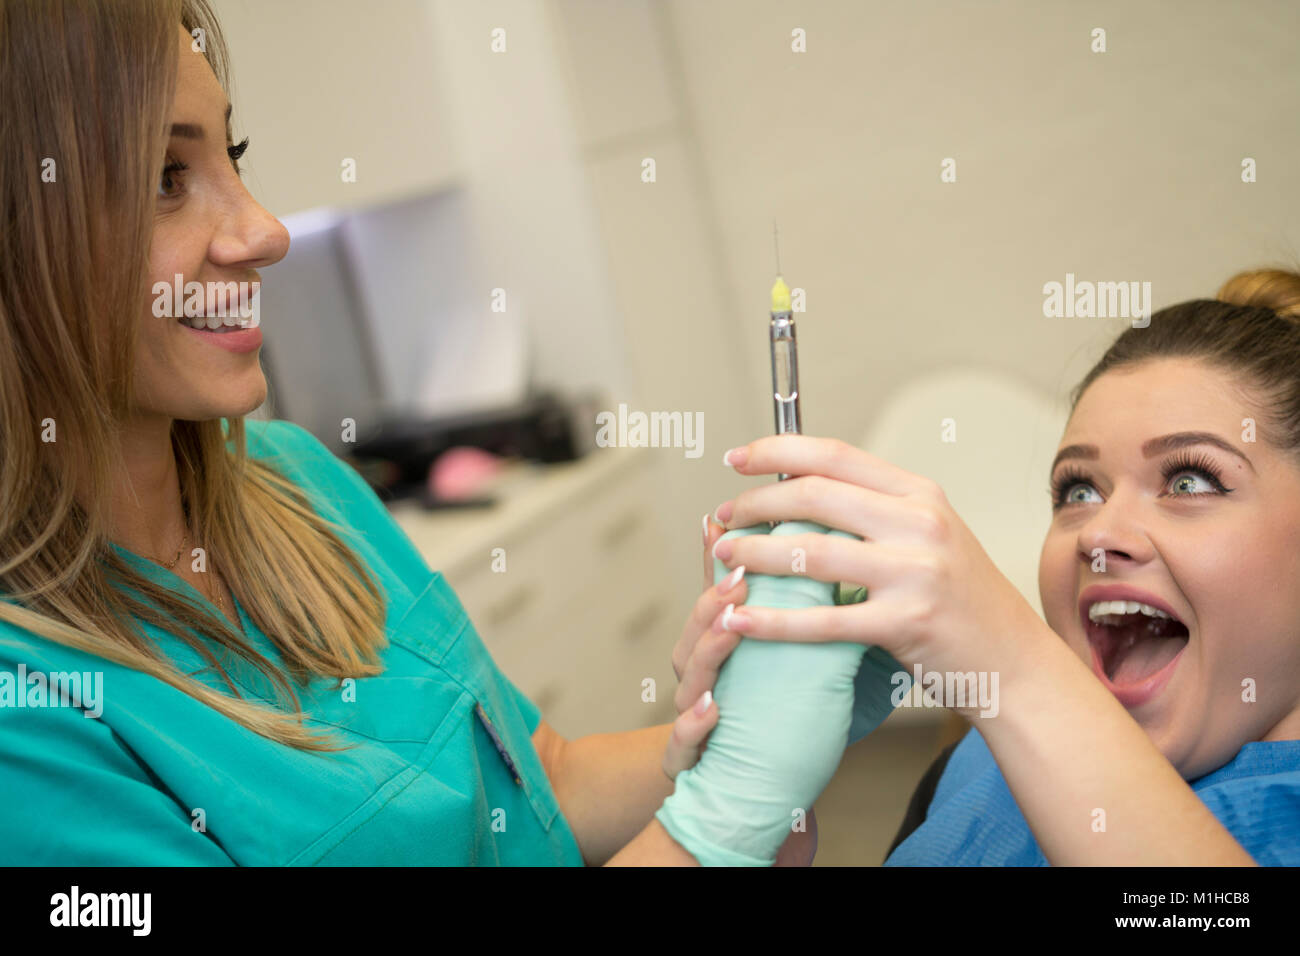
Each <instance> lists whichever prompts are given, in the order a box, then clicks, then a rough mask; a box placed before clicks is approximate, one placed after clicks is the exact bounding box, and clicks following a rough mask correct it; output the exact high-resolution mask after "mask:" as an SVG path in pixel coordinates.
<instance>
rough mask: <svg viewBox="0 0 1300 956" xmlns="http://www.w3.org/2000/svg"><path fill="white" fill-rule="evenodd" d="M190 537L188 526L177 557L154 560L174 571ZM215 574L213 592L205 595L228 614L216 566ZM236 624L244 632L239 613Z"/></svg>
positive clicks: (223, 612) (210, 601) (177, 550)
mask: <svg viewBox="0 0 1300 956" xmlns="http://www.w3.org/2000/svg"><path fill="white" fill-rule="evenodd" d="M189 537H190V531H189V528H186V529H185V535H184V536H183V537H182V538H181V546H180V547H179V548H177V549H176V557H174V558H172V560H171V563H170V564H166V563H164V562H163V561H162V560H161V559H159V558H154V559H153V560H154V561H155V563H157V564H161V565H162V566H163V567H164V568H166V569H167V570H168V571H172V570H174V569H175V568H176V565H177V564H178V563H179V562H180V560H181V554H182V553H183V552H184V551H185V542H186V541H188V540H189ZM213 575H214V578H213V581H212V594H210V595H204V596H205V597H207V599H208V601H209V603H214V604H216V605H217V607H218V608H220V609H221V613H222V614H223V615H226V614H227V612H226V599H225V598H224V597H223V596H222V594H221V588H220V586H219V585H218V584H217V581H216V578H217V577H220V575H218V574H217V572H216V568H215V567H214V568H213ZM222 580H223V581H224V580H225V579H224V578H223V579H222ZM213 597H215V598H216V601H213V600H212V598H213ZM227 616H228V615H227ZM235 624H236V625H237V626H238V628H239V632H240V633H241V634H243V633H244V623H243V621H241V620H240V619H239V615H238V614H236V615H235Z"/></svg>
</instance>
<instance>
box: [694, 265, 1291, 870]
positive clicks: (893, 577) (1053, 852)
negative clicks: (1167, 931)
mask: <svg viewBox="0 0 1300 956" xmlns="http://www.w3.org/2000/svg"><path fill="white" fill-rule="evenodd" d="M1073 397H1074V401H1073V407H1072V411H1071V415H1070V418H1069V421H1068V424H1067V427H1066V429H1065V434H1064V436H1063V437H1062V439H1061V442H1060V448H1059V450H1058V452H1057V454H1056V458H1055V461H1054V462H1053V463H1052V469H1051V477H1050V485H1051V507H1052V509H1053V519H1052V524H1051V527H1050V530H1049V532H1048V534H1047V538H1046V540H1045V542H1044V544H1043V549H1042V554H1041V558H1040V563H1039V589H1040V594H1041V597H1042V606H1043V610H1044V615H1045V617H1046V621H1044V620H1043V619H1042V618H1040V617H1039V616H1038V615H1037V613H1036V612H1035V611H1034V610H1033V609H1032V608H1031V607H1030V605H1029V604H1028V602H1026V601H1025V600H1024V598H1023V597H1022V596H1021V595H1020V593H1019V592H1018V591H1017V590H1016V588H1015V587H1014V586H1013V585H1012V584H1011V582H1010V581H1009V580H1008V579H1007V578H1006V577H1004V576H1003V575H1002V574H1001V573H1000V572H999V571H998V569H997V568H996V567H995V566H994V565H993V563H992V561H991V560H990V559H989V557H988V555H987V554H986V553H985V552H984V550H983V549H982V548H981V547H980V545H979V542H978V541H976V540H975V538H974V536H973V535H972V534H971V533H970V531H969V530H968V529H967V528H966V526H965V525H964V524H963V523H962V521H961V519H960V518H958V516H957V515H956V514H955V513H954V512H953V510H952V508H951V507H950V506H949V504H948V502H947V500H946V498H945V496H944V494H943V492H942V490H941V489H940V488H939V487H938V486H936V485H935V484H934V483H933V482H931V481H929V480H927V479H925V478H922V477H919V476H917V475H913V474H909V473H907V472H905V471H903V470H901V469H899V468H896V467H894V466H893V465H891V464H889V463H888V462H885V461H881V460H879V459H877V458H875V457H873V456H872V455H870V454H868V453H866V452H864V451H861V450H859V449H857V448H854V447H851V446H849V445H846V444H843V443H841V442H838V441H832V440H826V439H819V438H812V437H804V436H774V437H768V438H761V439H758V440H757V441H754V442H752V443H750V444H749V445H746V446H743V447H740V448H737V449H732V450H731V451H729V452H728V453H727V456H726V459H725V460H726V463H727V464H729V465H731V466H732V467H734V468H735V469H736V470H737V471H738V472H740V473H741V474H744V475H761V474H777V473H787V474H791V475H797V476H800V477H795V478H791V479H790V480H788V481H784V482H779V483H772V484H766V485H762V486H760V487H756V488H753V489H750V490H747V491H745V492H744V493H743V494H741V495H739V496H738V497H737V498H736V499H735V500H734V501H729V502H726V503H724V504H723V505H721V506H720V507H719V509H718V512H717V516H718V518H719V519H721V520H722V521H723V522H724V524H725V525H726V526H727V527H729V528H742V527H747V526H752V525H756V524H758V523H759V522H764V521H770V520H782V521H784V520H790V519H796V520H806V521H813V522H817V523H820V524H822V525H824V526H826V527H831V528H837V529H841V530H843V531H847V532H850V533H852V534H853V535H855V536H856V537H857V538H858V539H859V540H846V539H844V538H838V537H828V536H826V535H820V534H811V535H806V536H802V537H792V538H790V539H788V540H782V539H777V538H773V537H770V536H767V535H752V536H747V537H737V538H735V539H734V540H733V539H730V538H721V539H719V543H718V544H717V545H716V546H715V550H714V554H715V556H716V557H717V558H719V559H720V560H721V561H722V562H723V564H725V566H727V567H736V566H740V565H744V566H745V568H746V569H747V573H748V574H750V575H751V577H752V576H753V575H755V574H761V573H770V574H782V573H784V574H788V573H789V570H788V566H789V561H790V557H789V555H790V548H791V547H792V546H800V547H803V548H804V549H805V551H806V555H807V573H808V574H809V575H810V576H811V577H814V578H817V579H819V580H822V581H828V582H832V581H845V582H851V583H853V584H856V585H859V586H862V587H865V588H866V589H867V591H868V594H869V599H868V600H867V601H865V602H863V603H859V604H855V605H851V606H839V607H832V606H824V607H817V608H805V609H800V610H781V609H775V608H763V607H755V606H748V605H747V606H745V607H743V608H736V609H735V610H734V612H733V615H732V621H731V625H732V627H734V628H736V629H738V630H740V631H741V632H742V633H744V634H745V635H746V636H747V637H750V638H755V639H768V640H770V639H776V640H781V641H846V642H858V643H863V644H869V645H876V646H877V647H879V648H881V649H883V650H885V651H888V652H889V653H890V654H892V655H893V657H894V658H896V659H897V661H898V662H899V664H900V665H901V667H902V668H904V669H906V670H907V671H908V672H911V671H912V669H913V668H914V667H915V666H917V665H920V667H921V668H922V669H923V670H924V671H929V672H931V673H938V674H941V675H954V674H956V675H965V674H972V673H974V674H980V673H996V674H997V675H998V676H999V677H1000V681H999V683H998V684H997V685H996V686H998V687H999V690H1000V700H999V701H998V707H997V708H996V712H995V713H994V712H992V711H990V712H989V713H982V712H981V709H980V707H979V706H978V705H977V704H976V703H975V702H973V701H971V702H969V703H968V705H967V706H953V707H952V708H951V709H953V710H955V711H956V712H958V713H959V714H961V715H962V716H963V717H965V718H966V719H967V720H968V721H969V722H970V724H971V725H972V729H973V730H974V731H978V732H977V733H971V732H968V733H967V734H966V735H965V737H964V738H963V740H962V741H960V742H959V744H957V745H955V746H954V747H953V748H949V750H948V751H946V752H945V753H944V754H943V755H942V756H941V759H940V761H938V762H937V763H936V766H935V767H933V768H932V770H931V772H930V773H929V774H927V784H926V785H925V786H924V787H923V788H921V790H920V791H919V792H918V794H917V796H916V797H915V798H914V801H913V808H912V812H911V813H909V820H908V821H905V824H904V829H903V830H902V831H901V832H900V834H899V837H898V839H896V840H895V844H894V847H893V848H892V850H891V853H890V855H889V857H888V859H887V863H888V864H896V865H915V864H961V865H966V864H970V865H975V864H985V865H987V864H993V865H1020V866H1025V865H1029V866H1032V865H1042V864H1046V863H1051V864H1139V865H1182V864H1210V865H1215V864H1250V863H1251V862H1258V863H1262V864H1283V865H1300V811H1298V810H1297V807H1300V624H1298V623H1297V622H1300V588H1298V587H1297V583H1300V547H1298V546H1297V545H1298V543H1300V275H1298V274H1296V273H1295V272H1290V271H1286V270H1277V269H1266V270H1257V271H1252V272H1246V273H1242V274H1240V275H1238V276H1236V277H1234V278H1233V279H1231V280H1230V281H1228V282H1227V283H1226V284H1225V285H1224V286H1223V288H1222V289H1220V290H1219V293H1218V297H1217V299H1215V300H1195V301H1190V302H1184V303H1181V304H1178V305H1174V306H1171V307H1169V308H1166V309H1163V310H1161V311H1159V312H1156V313H1155V314H1153V315H1152V316H1151V318H1150V325H1149V327H1141V328H1138V327H1133V328H1129V329H1126V330H1125V331H1124V332H1123V334H1121V335H1120V336H1119V338H1118V339H1117V340H1116V341H1115V342H1114V344H1113V345H1112V346H1111V347H1110V349H1109V350H1108V351H1107V352H1106V353H1105V355H1104V356H1103V357H1102V358H1101V360H1100V361H1099V362H1098V363H1097V365H1096V366H1095V367H1094V368H1093V369H1092V371H1091V372H1089V373H1088V375H1087V376H1086V377H1085V378H1084V379H1083V381H1082V382H1081V383H1080V384H1079V386H1078V387H1077V388H1076V389H1075V392H1074V396H1073ZM888 678H889V675H888V674H886V673H884V672H883V671H882V672H881V674H880V677H879V678H878V679H877V686H876V687H875V688H874V689H870V688H867V687H865V685H864V683H863V681H862V680H861V676H860V678H859V681H858V687H857V700H856V701H855V702H854V704H853V706H854V707H855V708H856V709H858V710H860V709H862V708H863V706H864V705H865V704H866V703H867V700H866V699H865V698H867V697H869V696H870V695H871V694H874V695H876V696H877V697H879V698H883V697H884V696H887V695H888V693H889V690H890V686H889V682H888ZM723 713H724V720H725V715H726V713H727V710H726V707H725V706H724V708H723ZM802 729H803V731H804V732H805V733H806V734H808V735H815V734H817V733H819V732H820V731H819V728H818V722H817V721H812V722H810V723H809V725H808V726H807V727H806V728H802ZM708 760H709V754H708V752H707V751H706V753H705V755H704V758H703V760H702V761H701V763H700V765H699V768H697V769H701V768H703V767H704V766H705V764H706V763H707V761H708ZM693 772H694V771H693ZM936 781H937V783H936ZM815 796H816V794H811V795H808V797H807V799H810V800H811V799H813V798H815ZM688 848H689V847H688Z"/></svg>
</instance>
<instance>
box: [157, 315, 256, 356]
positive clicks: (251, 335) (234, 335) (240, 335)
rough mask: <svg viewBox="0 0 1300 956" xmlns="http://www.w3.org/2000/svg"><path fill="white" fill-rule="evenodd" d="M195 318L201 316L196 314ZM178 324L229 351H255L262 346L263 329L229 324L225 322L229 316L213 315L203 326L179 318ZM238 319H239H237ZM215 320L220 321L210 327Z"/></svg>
mask: <svg viewBox="0 0 1300 956" xmlns="http://www.w3.org/2000/svg"><path fill="white" fill-rule="evenodd" d="M195 318H200V317H198V316H196V317H195ZM176 321H177V324H178V325H179V326H180V327H181V328H182V329H184V330H185V331H187V332H191V333H193V334H194V335H197V336H199V337H200V338H202V339H206V340H207V341H208V342H210V343H211V344H213V345H215V346H217V347H218V348H223V349H225V350H226V351H227V352H237V353H242V352H254V351H256V350H257V349H259V348H261V346H262V330H261V329H260V328H258V327H257V326H255V325H254V326H251V327H249V328H240V327H239V326H237V325H234V326H228V325H225V324H224V323H225V322H228V321H230V319H229V317H226V318H225V319H221V318H218V317H216V316H213V317H211V318H208V319H206V324H205V325H204V326H203V327H201V328H195V327H194V326H193V325H190V324H189V322H190V320H188V319H177V320H176ZM236 321H238V319H236ZM213 322H216V323H218V324H217V326H216V327H212V328H210V327H209V326H211V325H212V323H213Z"/></svg>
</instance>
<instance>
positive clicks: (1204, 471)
mask: <svg viewBox="0 0 1300 956" xmlns="http://www.w3.org/2000/svg"><path fill="white" fill-rule="evenodd" d="M1184 472H1191V473H1192V474H1195V475H1199V476H1200V477H1202V478H1204V479H1205V480H1206V481H1208V482H1209V483H1210V484H1211V485H1213V486H1214V489H1215V491H1190V492H1186V493H1184V494H1183V495H1180V496H1179V497H1183V498H1194V497H1198V496H1200V495H1211V494H1214V493H1215V492H1216V491H1217V492H1218V493H1220V494H1225V495H1226V494H1231V493H1232V491H1233V489H1232V488H1228V487H1225V486H1224V484H1223V482H1222V480H1220V478H1219V469H1218V467H1217V466H1216V465H1215V464H1214V462H1213V461H1212V460H1211V459H1210V458H1208V457H1206V456H1205V455H1204V454H1192V453H1189V452H1181V453H1179V454H1177V455H1175V456H1174V457H1172V458H1170V459H1169V460H1168V461H1166V462H1165V463H1164V464H1163V465H1161V467H1160V477H1161V478H1163V479H1164V481H1165V483H1166V484H1168V483H1169V480H1170V479H1171V478H1173V477H1174V476H1175V475H1180V474H1182V473H1184ZM1079 484H1085V485H1090V484H1092V479H1091V478H1089V477H1088V476H1087V475H1086V474H1084V473H1083V472H1081V471H1079V470H1078V469H1074V468H1067V469H1066V470H1065V471H1063V472H1061V473H1060V475H1058V476H1057V477H1056V479H1055V480H1054V481H1053V482H1052V487H1051V488H1050V489H1049V492H1050V494H1051V496H1052V510H1053V511H1055V510H1056V509H1058V508H1061V507H1063V506H1064V505H1065V501H1064V498H1065V493H1066V492H1067V491H1069V490H1070V488H1071V487H1073V486H1074V485H1079Z"/></svg>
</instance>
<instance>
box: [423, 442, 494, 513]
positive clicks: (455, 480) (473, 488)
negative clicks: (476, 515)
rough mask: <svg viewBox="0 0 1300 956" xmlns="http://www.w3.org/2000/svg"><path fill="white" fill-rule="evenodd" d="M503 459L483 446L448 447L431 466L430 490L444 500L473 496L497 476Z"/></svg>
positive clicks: (436, 496)
mask: <svg viewBox="0 0 1300 956" xmlns="http://www.w3.org/2000/svg"><path fill="white" fill-rule="evenodd" d="M501 462H502V459H501V457H500V456H498V455H493V454H492V453H491V452H486V451H484V450H483V449H481V448H471V447H468V446H457V447H455V448H448V449H447V450H446V451H444V452H443V453H442V454H441V455H439V456H438V457H437V458H436V459H435V460H434V462H433V465H432V466H430V468H429V493H430V494H431V495H433V496H434V497H435V498H437V499H439V500H442V501H457V500H459V499H461V498H473V497H475V496H476V495H477V494H478V493H479V492H480V491H481V490H482V489H483V488H484V487H486V486H487V485H488V484H489V483H491V481H492V479H493V478H495V477H496V475H497V473H498V472H499V471H500V470H501Z"/></svg>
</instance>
